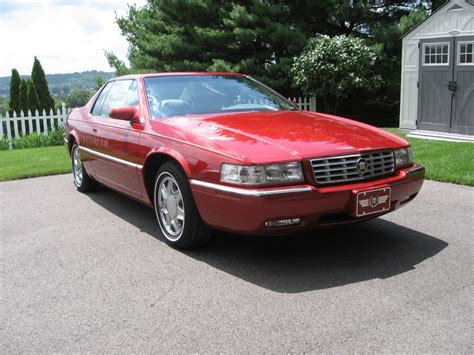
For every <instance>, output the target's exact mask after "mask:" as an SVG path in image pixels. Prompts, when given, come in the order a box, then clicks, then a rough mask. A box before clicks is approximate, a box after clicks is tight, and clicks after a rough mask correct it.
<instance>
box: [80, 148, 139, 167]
mask: <svg viewBox="0 0 474 355" xmlns="http://www.w3.org/2000/svg"><path fill="white" fill-rule="evenodd" d="M79 150H81V151H84V152H86V153H89V154H92V155H95V156H97V157H99V158H102V159H105V160H109V161H113V162H114V163H119V164H123V165H126V166H129V167H131V168H136V169H140V170H141V169H143V165H140V164H135V163H132V162H129V161H127V160H123V159H119V158H116V157H113V156H111V155H108V154H104V153H100V152H97V151H95V150H93V149H89V148H86V147H79Z"/></svg>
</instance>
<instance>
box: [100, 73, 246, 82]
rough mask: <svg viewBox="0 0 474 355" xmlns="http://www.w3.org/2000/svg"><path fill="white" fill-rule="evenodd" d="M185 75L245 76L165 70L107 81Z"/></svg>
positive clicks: (118, 77) (123, 76) (239, 74)
mask: <svg viewBox="0 0 474 355" xmlns="http://www.w3.org/2000/svg"><path fill="white" fill-rule="evenodd" d="M186 75H203V76H206V75H225V76H246V75H245V74H241V73H232V72H207V71H206V72H166V73H145V74H131V75H122V76H117V77H114V78H112V79H110V80H109V81H114V80H120V79H139V78H154V77H160V76H186Z"/></svg>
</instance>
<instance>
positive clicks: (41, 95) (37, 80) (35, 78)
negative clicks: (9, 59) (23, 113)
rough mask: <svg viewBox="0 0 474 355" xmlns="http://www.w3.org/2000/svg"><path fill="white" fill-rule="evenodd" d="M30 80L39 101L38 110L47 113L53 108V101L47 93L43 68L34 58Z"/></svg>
mask: <svg viewBox="0 0 474 355" xmlns="http://www.w3.org/2000/svg"><path fill="white" fill-rule="evenodd" d="M31 80H32V82H33V85H34V88H35V90H36V93H37V96H38V100H39V104H38V110H39V111H42V110H43V109H44V110H46V112H48V113H49V110H51V109H52V108H53V107H54V99H53V98H52V97H51V94H50V92H49V88H48V82H47V81H46V75H45V74H44V70H43V67H42V66H41V63H40V61H39V60H38V58H36V57H35V60H34V62H33V70H32V71H31Z"/></svg>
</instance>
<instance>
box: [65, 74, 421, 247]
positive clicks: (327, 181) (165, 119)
mask: <svg viewBox="0 0 474 355" xmlns="http://www.w3.org/2000/svg"><path fill="white" fill-rule="evenodd" d="M65 142H66V144H67V148H68V151H69V153H70V155H71V160H72V167H73V175H74V184H75V185H76V187H77V189H78V190H79V191H81V192H87V191H92V190H94V189H95V188H96V187H97V186H98V184H99V183H100V184H103V185H105V186H107V187H109V188H111V189H113V190H116V191H118V192H120V193H122V194H124V195H127V196H129V197H131V198H133V199H136V200H138V201H140V202H142V203H145V204H146V205H148V206H150V207H153V208H154V209H155V212H156V218H157V220H158V225H159V227H160V230H161V233H162V234H163V236H164V237H165V238H166V241H167V242H168V244H170V245H171V246H173V247H175V248H192V247H196V246H198V245H201V244H203V243H205V242H207V241H208V240H209V238H210V231H211V230H212V229H219V230H224V231H231V232H236V233H247V234H256V235H257V234H288V233H293V232H297V231H302V230H308V229H312V228H317V227H325V226H333V225H338V224H343V223H353V222H357V221H362V220H367V219H369V218H374V217H378V216H380V215H382V214H385V213H388V212H390V211H393V210H395V209H397V208H399V207H402V206H404V205H405V204H406V203H407V202H409V201H411V200H412V199H413V198H414V197H415V196H416V195H417V194H418V191H419V190H420V188H421V185H422V184H423V179H424V168H423V167H422V166H420V165H415V164H413V161H412V154H411V150H410V146H409V144H408V143H407V142H406V141H405V140H403V139H402V138H400V137H398V136H395V135H393V134H390V133H388V132H386V131H383V130H381V129H377V128H375V127H371V126H368V125H366V124H362V123H359V122H355V121H351V120H349V119H345V118H341V117H336V116H331V115H327V114H322V113H318V112H309V111H300V110H298V108H297V107H296V106H295V105H294V104H293V103H291V102H288V100H286V99H285V98H284V97H283V96H281V95H279V94H278V93H276V92H275V91H273V90H272V89H270V88H268V87H267V86H265V85H263V84H261V83H259V82H258V81H256V80H254V79H252V78H250V77H248V76H246V75H242V74H230V73H162V74H146V75H133V76H123V77H118V78H115V79H112V80H110V81H109V82H108V83H107V84H105V85H104V86H103V87H102V88H101V89H100V90H99V91H98V92H97V93H96V94H95V96H94V97H93V98H92V99H91V100H90V101H89V103H88V104H87V105H86V106H84V107H81V108H77V109H75V110H73V111H72V112H71V113H70V115H69V117H68V119H67V123H66V138H65Z"/></svg>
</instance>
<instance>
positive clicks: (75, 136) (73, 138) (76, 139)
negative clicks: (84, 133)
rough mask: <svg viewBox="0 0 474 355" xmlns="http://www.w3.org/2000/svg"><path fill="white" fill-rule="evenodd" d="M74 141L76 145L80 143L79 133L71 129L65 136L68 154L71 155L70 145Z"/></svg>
mask: <svg viewBox="0 0 474 355" xmlns="http://www.w3.org/2000/svg"><path fill="white" fill-rule="evenodd" d="M74 142H75V143H76V144H77V145H80V142H79V135H78V134H77V133H76V132H75V131H71V132H69V134H68V136H67V149H68V151H69V155H71V150H72V145H73V144H74Z"/></svg>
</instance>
